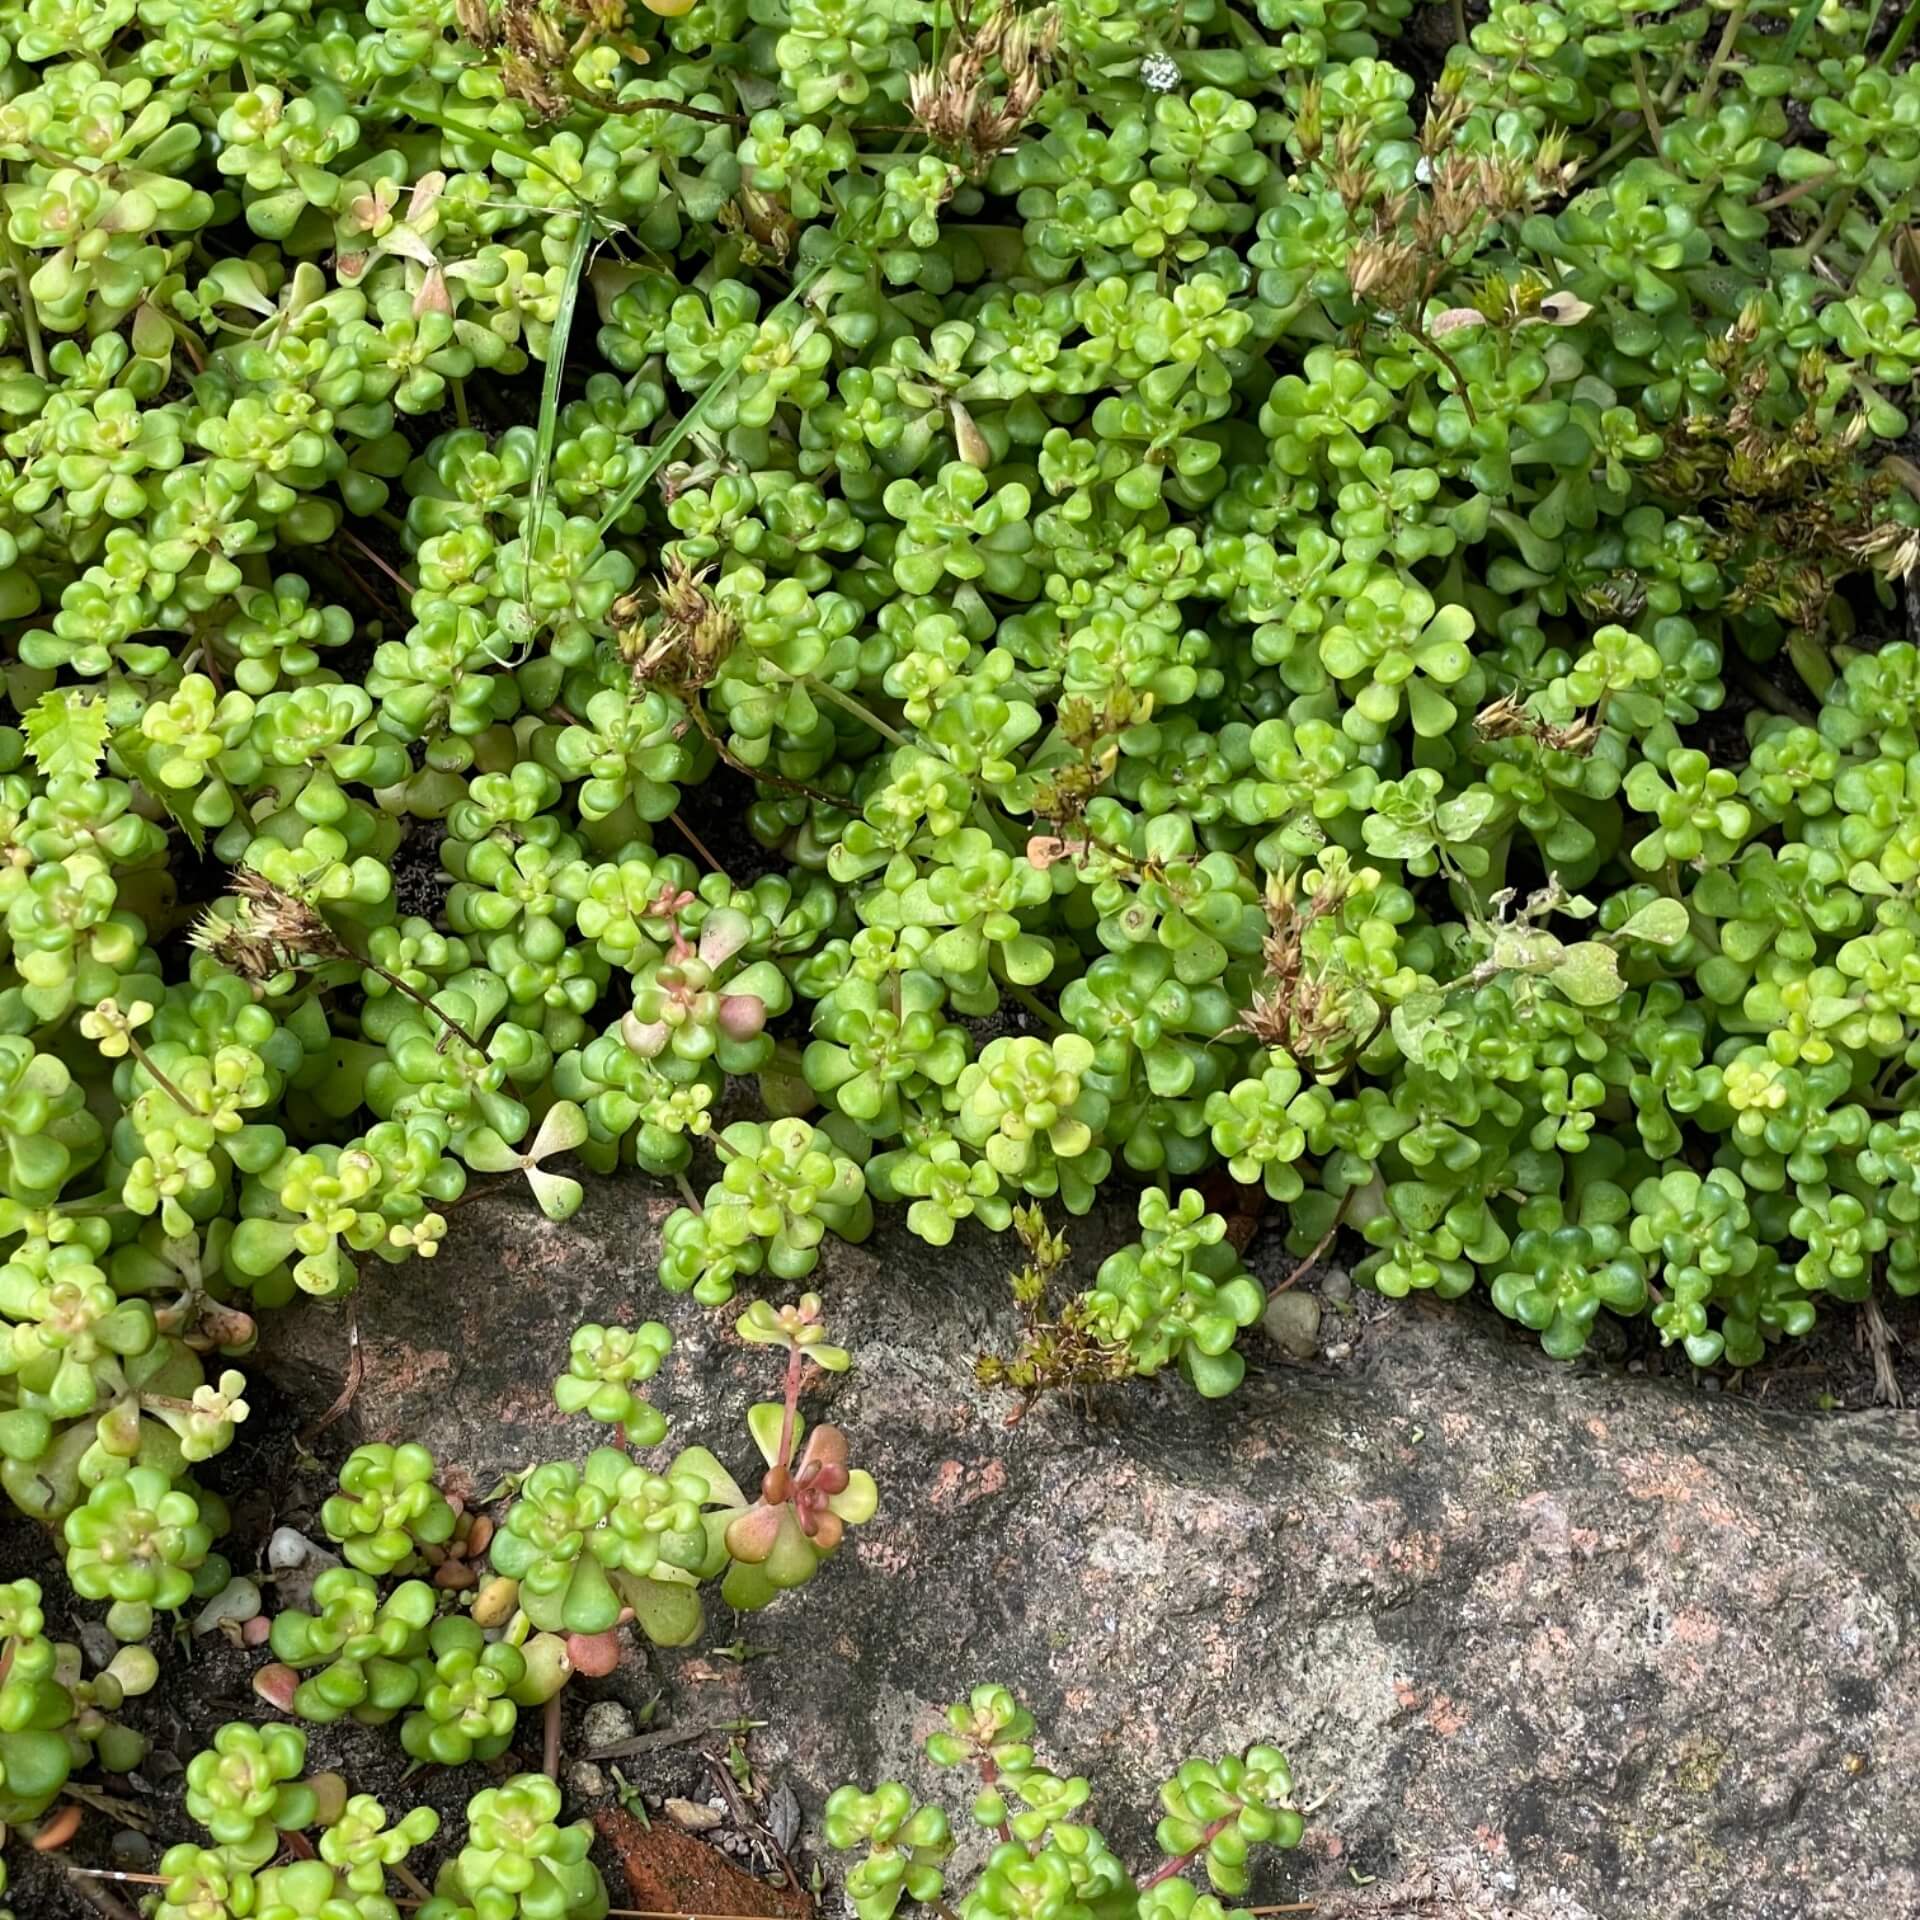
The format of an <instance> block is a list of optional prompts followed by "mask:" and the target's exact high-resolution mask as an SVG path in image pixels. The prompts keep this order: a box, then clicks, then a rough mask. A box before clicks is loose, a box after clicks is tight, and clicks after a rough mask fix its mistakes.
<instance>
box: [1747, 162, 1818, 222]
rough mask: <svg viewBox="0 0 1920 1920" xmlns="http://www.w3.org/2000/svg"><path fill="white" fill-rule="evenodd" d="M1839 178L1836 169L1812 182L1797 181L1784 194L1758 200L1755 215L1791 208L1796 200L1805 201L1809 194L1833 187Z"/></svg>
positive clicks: (1813, 179)
mask: <svg viewBox="0 0 1920 1920" xmlns="http://www.w3.org/2000/svg"><path fill="white" fill-rule="evenodd" d="M1838 177H1839V170H1838V169H1837V168H1836V169H1834V170H1833V171H1832V172H1829V173H1816V174H1815V175H1814V176H1813V177H1812V178H1811V179H1810V180H1796V181H1795V182H1794V183H1793V185H1792V186H1790V187H1788V188H1786V189H1785V191H1784V192H1781V193H1776V194H1773V195H1772V196H1770V197H1769V198H1768V199H1765V200H1756V201H1755V202H1754V203H1753V210H1754V212H1755V213H1772V212H1773V211H1774V210H1775V209H1776V208H1778V207H1790V206H1792V205H1793V203H1794V202H1795V201H1796V200H1804V199H1805V198H1806V196H1807V195H1808V194H1810V193H1815V192H1818V191H1819V189H1820V188H1822V187H1830V186H1832V185H1833V183H1834V181H1835V180H1836V179H1837V178H1838Z"/></svg>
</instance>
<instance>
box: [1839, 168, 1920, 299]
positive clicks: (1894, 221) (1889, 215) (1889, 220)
mask: <svg viewBox="0 0 1920 1920" xmlns="http://www.w3.org/2000/svg"><path fill="white" fill-rule="evenodd" d="M1912 198H1913V193H1912V190H1911V189H1909V190H1908V191H1907V192H1905V193H1903V194H1901V196H1900V197H1899V198H1898V199H1897V200H1896V201H1894V203H1893V205H1892V206H1891V207H1889V208H1888V209H1887V212H1886V215H1885V217H1884V218H1883V219H1882V220H1881V222H1880V224H1879V225H1878V226H1877V227H1875V228H1874V230H1873V238H1872V239H1871V240H1870V241H1868V243H1867V250H1866V252H1865V253H1863V254H1862V255H1861V256H1860V264H1859V265H1858V266H1857V267H1855V268H1854V270H1853V278H1852V279H1851V280H1850V281H1848V282H1847V291H1848V292H1849V293H1857V292H1858V291H1859V288H1860V282H1861V281H1862V280H1864V279H1865V278H1866V276H1867V269H1868V268H1869V267H1870V266H1872V265H1873V263H1874V261H1875V260H1876V259H1877V258H1878V257H1879V253H1880V249H1881V248H1882V247H1883V246H1885V245H1886V243H1887V238H1888V236H1889V235H1890V234H1891V233H1892V232H1893V230H1894V228H1895V227H1897V226H1899V225H1900V224H1901V223H1902V222H1903V221H1904V220H1905V219H1906V217H1907V203H1908V202H1909V201H1910V200H1911V199H1912Z"/></svg>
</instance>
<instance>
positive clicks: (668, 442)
mask: <svg viewBox="0 0 1920 1920" xmlns="http://www.w3.org/2000/svg"><path fill="white" fill-rule="evenodd" d="M826 268H827V262H826V261H825V260H816V261H815V262H814V264H813V265H812V266H810V267H809V268H808V269H807V270H806V272H805V273H803V274H802V275H801V276H800V278H799V279H798V280H796V281H795V282H794V283H793V291H792V292H791V293H789V294H788V295H787V297H786V298H785V299H784V300H782V301H781V302H780V304H779V305H778V306H776V307H775V308H774V309H773V311H772V312H771V313H769V314H768V315H767V318H768V319H769V320H773V319H776V318H778V317H779V316H780V315H782V314H784V313H786V312H787V311H788V310H789V309H790V308H792V307H795V306H797V305H798V304H799V303H800V301H801V300H802V298H804V297H805V294H806V291H807V289H808V288H809V287H810V286H812V285H813V283H814V281H815V280H817V279H818V278H819V277H820V275H821V274H822V273H824V272H825V271H826ZM752 351H753V348H752V347H751V346H748V347H746V348H745V349H743V350H742V351H741V352H740V353H739V354H738V355H736V356H735V358H733V359H732V360H730V361H728V362H727V364H726V366H724V367H723V368H722V369H721V370H720V372H719V373H718V374H717V375H716V376H715V378H714V382H713V384H712V385H711V386H710V387H709V388H708V389H707V390H706V392H705V393H703V394H702V395H701V396H700V398H699V399H698V400H696V401H695V402H694V403H693V405H692V406H690V407H689V408H688V409H687V410H686V412H685V413H683V414H682V415H681V416H680V418H679V419H678V420H677V421H676V422H675V423H674V426H673V429H672V431H671V432H670V433H668V434H666V435H665V436H664V437H663V438H661V439H659V440H656V441H655V442H654V443H653V445H652V446H651V447H649V448H648V449H647V457H646V458H645V459H644V460H643V461H642V462H641V463H640V466H639V469H638V471H637V472H636V473H635V474H634V476H633V478H632V479H631V480H629V481H628V482H627V484H626V485H625V486H624V487H622V488H621V489H620V491H619V493H618V494H617V495H616V496H615V498H614V502H613V505H612V506H610V507H609V508H608V509H607V510H606V512H605V513H604V514H602V515H601V517H600V526H599V534H600V537H601V539H603V540H604V539H605V538H606V537H607V530H608V529H609V528H610V527H611V526H612V525H613V523H614V522H615V521H616V520H618V519H619V518H620V516H621V515H622V514H623V513H625V512H626V510H627V509H628V508H629V507H630V506H632V505H633V503H634V502H635V501H636V500H637V499H639V497H640V490H641V488H642V487H644V486H646V485H647V483H648V482H649V481H650V480H652V478H653V477H654V475H655V474H657V473H658V472H659V471H660V469H661V468H662V467H664V466H665V465H666V464H667V462H668V461H669V460H671V459H672V458H673V456H674V454H675V452H676V451H677V450H678V449H679V446H680V443H681V442H682V441H683V440H684V439H686V437H687V435H688V434H690V433H692V432H693V430H694V429H695V428H696V427H697V426H699V424H700V423H701V421H703V420H704V419H705V418H706V417H707V415H708V414H709V413H710V412H711V411H712V410H713V408H714V406H715V405H716V404H717V403H718V402H719V401H720V400H721V398H722V397H723V396H724V395H725V394H726V393H727V391H728V389H729V388H731V387H732V385H733V383H734V381H735V380H737V379H738V378H739V377H740V369H741V368H742V367H743V366H745V365H746V361H747V355H748V354H749V353H751V352H752Z"/></svg>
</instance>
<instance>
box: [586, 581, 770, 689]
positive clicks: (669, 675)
mask: <svg viewBox="0 0 1920 1920" xmlns="http://www.w3.org/2000/svg"><path fill="white" fill-rule="evenodd" d="M707 573H708V569H706V568H704V567H703V568H700V569H698V570H696V569H695V568H693V567H690V566H688V565H687V563H686V562H685V561H684V560H683V559H681V558H680V556H679V555H678V554H669V555H668V557H667V570H666V572H665V574H664V575H663V576H662V577H661V580H660V583H659V585H658V586H656V587H654V588H653V589H652V590H651V595H650V597H651V599H652V602H653V620H652V625H651V630H649V627H648V625H647V621H646V602H647V599H648V598H649V593H648V590H646V589H639V590H636V591H635V592H633V593H629V594H625V595H623V596H622V597H621V598H620V599H619V600H616V601H615V602H614V604H613V613H612V617H613V623H614V628H615V631H616V632H617V633H618V635H619V640H620V651H621V653H622V655H623V656H624V658H625V659H626V661H627V664H628V666H629V667H630V668H631V669H632V672H633V677H634V680H635V682H636V683H640V682H647V681H659V682H662V683H663V684H665V685H667V686H671V687H677V688H679V689H681V690H683V691H686V690H689V689H692V688H696V687H704V686H706V685H708V684H709V683H710V682H711V681H712V679H713V676H714V675H715V674H716V673H718V672H719V671H720V665H721V662H722V661H724V660H725V659H726V657H727V655H728V654H729V653H731V652H732V651H733V646H734V642H735V641H736V640H737V639H738V638H739V637H740V629H739V624H738V622H737V621H736V620H735V619H734V617H733V615H732V614H731V613H729V612H728V611H727V609H726V608H725V607H723V606H722V605H721V604H720V603H719V602H718V601H717V600H716V599H714V597H713V596H712V594H710V593H709V592H708V591H707V588H706V580H707Z"/></svg>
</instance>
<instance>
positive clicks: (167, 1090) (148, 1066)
mask: <svg viewBox="0 0 1920 1920" xmlns="http://www.w3.org/2000/svg"><path fill="white" fill-rule="evenodd" d="M127 1047H128V1049H129V1050H130V1051H131V1053H132V1054H133V1057H134V1059H135V1060H137V1061H138V1062H139V1063H140V1070H141V1072H142V1073H144V1074H145V1075H146V1076H147V1078H148V1079H149V1080H151V1081H152V1082H153V1083H154V1085H155V1086H157V1087H158V1088H159V1089H160V1091H161V1092H162V1093H164V1094H165V1095H166V1096H167V1098H168V1099H169V1100H171V1101H172V1102H173V1104H174V1105H175V1106H176V1107H178V1108H179V1109H180V1111H181V1112H182V1113H192V1112H193V1111H194V1109H193V1107H192V1106H190V1105H189V1104H188V1102H187V1096H186V1095H185V1094H184V1093H182V1092H181V1091H180V1089H179V1088H178V1087H176V1086H175V1085H174V1084H173V1082H172V1081H171V1080H169V1079H168V1078H167V1076H166V1075H165V1074H164V1073H162V1072H161V1071H160V1069H159V1068H158V1067H156V1066H155V1065H154V1064H153V1056H152V1055H151V1054H149V1053H148V1052H147V1050H146V1048H145V1047H143V1046H142V1045H141V1044H140V1042H139V1041H138V1040H136V1039H135V1038H134V1037H133V1035H132V1034H131V1033H129V1034H128V1035H127Z"/></svg>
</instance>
